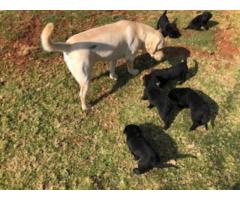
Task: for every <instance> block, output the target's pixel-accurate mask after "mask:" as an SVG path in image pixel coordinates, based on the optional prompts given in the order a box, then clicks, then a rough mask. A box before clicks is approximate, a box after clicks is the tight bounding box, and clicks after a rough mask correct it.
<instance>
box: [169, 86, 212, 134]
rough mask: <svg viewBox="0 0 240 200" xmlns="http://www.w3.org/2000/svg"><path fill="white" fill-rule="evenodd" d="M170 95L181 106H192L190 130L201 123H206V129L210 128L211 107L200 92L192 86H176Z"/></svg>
mask: <svg viewBox="0 0 240 200" xmlns="http://www.w3.org/2000/svg"><path fill="white" fill-rule="evenodd" d="M168 96H169V98H170V99H172V100H173V101H175V102H176V103H177V105H178V106H179V107H180V108H190V110H191V118H192V122H193V124H192V126H191V128H190V131H192V130H195V129H196V128H197V127H198V126H201V125H205V128H206V130H207V129H208V127H207V123H208V121H209V120H210V118H211V112H210V107H209V105H208V104H207V102H205V101H204V100H203V98H202V97H201V96H200V95H199V94H197V93H196V92H195V91H194V90H192V89H190V88H175V89H172V90H171V91H170V92H169V95H168Z"/></svg>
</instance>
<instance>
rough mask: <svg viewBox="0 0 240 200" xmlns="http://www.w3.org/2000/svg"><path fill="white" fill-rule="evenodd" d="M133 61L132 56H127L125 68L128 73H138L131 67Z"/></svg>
mask: <svg viewBox="0 0 240 200" xmlns="http://www.w3.org/2000/svg"><path fill="white" fill-rule="evenodd" d="M133 62H134V57H131V58H127V68H128V72H129V74H132V75H136V74H138V72H139V70H138V69H133Z"/></svg>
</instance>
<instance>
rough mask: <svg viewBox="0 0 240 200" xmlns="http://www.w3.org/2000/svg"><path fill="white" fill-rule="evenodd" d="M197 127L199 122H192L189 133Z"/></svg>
mask: <svg viewBox="0 0 240 200" xmlns="http://www.w3.org/2000/svg"><path fill="white" fill-rule="evenodd" d="M199 125H200V124H199V122H197V121H194V122H193V124H192V126H191V128H190V129H189V131H194V130H195V129H196V128H197V127H198V126H199Z"/></svg>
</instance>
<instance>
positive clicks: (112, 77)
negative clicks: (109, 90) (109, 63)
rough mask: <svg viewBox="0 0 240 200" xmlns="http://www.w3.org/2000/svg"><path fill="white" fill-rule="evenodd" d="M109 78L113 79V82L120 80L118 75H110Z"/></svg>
mask: <svg viewBox="0 0 240 200" xmlns="http://www.w3.org/2000/svg"><path fill="white" fill-rule="evenodd" d="M109 77H110V78H111V79H113V80H115V81H116V80H117V78H118V76H117V74H111V73H110V74H109Z"/></svg>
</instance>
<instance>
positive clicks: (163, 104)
mask: <svg viewBox="0 0 240 200" xmlns="http://www.w3.org/2000/svg"><path fill="white" fill-rule="evenodd" d="M144 85H145V89H144V95H143V97H142V99H144V100H145V99H148V100H149V106H148V108H149V109H151V108H153V107H156V108H157V110H158V113H159V115H160V117H161V119H162V120H163V122H164V127H163V128H164V129H168V128H169V127H170V123H171V113H172V112H173V110H174V109H175V104H174V103H173V102H172V101H171V99H170V98H169V97H168V95H167V94H166V93H165V92H164V91H163V90H162V89H160V88H158V87H157V85H156V80H155V77H152V76H151V74H149V75H145V76H144Z"/></svg>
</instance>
